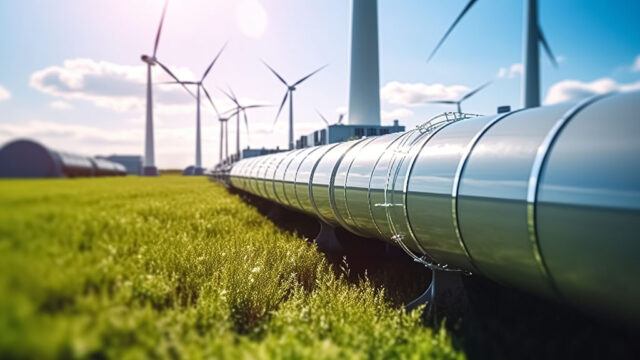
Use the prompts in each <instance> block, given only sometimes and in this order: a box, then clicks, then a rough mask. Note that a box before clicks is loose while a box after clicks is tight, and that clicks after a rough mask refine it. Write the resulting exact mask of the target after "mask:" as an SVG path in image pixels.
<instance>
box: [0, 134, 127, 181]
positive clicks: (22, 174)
mask: <svg viewBox="0 0 640 360" xmlns="http://www.w3.org/2000/svg"><path fill="white" fill-rule="evenodd" d="M126 174H127V170H126V168H125V167H124V166H123V165H122V164H119V163H116V162H113V161H109V160H106V159H98V158H92V157H89V156H84V155H77V154H71V153H67V152H62V151H56V150H52V149H49V148H47V147H46V146H44V145H42V144H40V143H38V142H36V141H33V140H28V139H19V140H14V141H11V142H9V143H7V144H5V145H4V146H3V147H2V148H1V149H0V177H10V178H53V177H86V176H122V175H126Z"/></svg>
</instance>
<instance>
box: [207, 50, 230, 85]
mask: <svg viewBox="0 0 640 360" xmlns="http://www.w3.org/2000/svg"><path fill="white" fill-rule="evenodd" d="M228 43H229V42H226V43H224V45H222V49H220V51H218V55H216V57H215V58H213V61H211V64H209V67H208V68H207V70H205V72H204V74H202V79H200V81H201V82H202V81H204V78H206V77H207V75H209V71H211V68H212V67H213V64H215V63H216V61H218V58H219V57H220V55H222V52H223V51H224V49H225V48H226V47H227V44H228Z"/></svg>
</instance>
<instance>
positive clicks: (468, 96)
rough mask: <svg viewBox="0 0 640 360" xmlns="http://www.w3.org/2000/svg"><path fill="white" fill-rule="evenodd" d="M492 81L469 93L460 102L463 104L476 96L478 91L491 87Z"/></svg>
mask: <svg viewBox="0 0 640 360" xmlns="http://www.w3.org/2000/svg"><path fill="white" fill-rule="evenodd" d="M492 82H493V80H492V81H487V82H486V83H484V84H482V85H481V86H479V87H478V88H476V89H475V90H473V91H471V92H469V93H467V94H466V95H464V96H463V97H462V98H461V99H460V100H459V101H458V102H462V101H464V100H467V99H468V98H470V97H472V96H473V95H475V94H476V93H477V92H478V91H480V90H482V89H484V88H486V87H487V86H489V85H491V83H492Z"/></svg>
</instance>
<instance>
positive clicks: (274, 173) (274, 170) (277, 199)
mask: <svg viewBox="0 0 640 360" xmlns="http://www.w3.org/2000/svg"><path fill="white" fill-rule="evenodd" d="M286 158H287V155H286V154H283V155H282V156H281V157H280V161H278V164H277V165H276V167H275V169H273V176H272V178H271V179H269V180H271V187H273V194H274V196H275V197H276V198H275V200H276V201H277V202H279V203H280V204H282V199H280V196H278V191H277V190H276V174H277V173H278V169H279V168H280V165H281V164H282V162H283V161H284V160H285V159H286Z"/></svg>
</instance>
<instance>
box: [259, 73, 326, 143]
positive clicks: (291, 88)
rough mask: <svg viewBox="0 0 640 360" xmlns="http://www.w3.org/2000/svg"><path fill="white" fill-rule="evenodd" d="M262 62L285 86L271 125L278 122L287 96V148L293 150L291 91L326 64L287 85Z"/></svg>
mask: <svg viewBox="0 0 640 360" xmlns="http://www.w3.org/2000/svg"><path fill="white" fill-rule="evenodd" d="M262 63H263V64H264V65H265V66H266V67H267V68H269V70H271V72H272V73H273V74H274V75H275V76H276V77H277V78H278V80H280V82H282V83H283V84H284V85H285V86H286V87H287V92H285V93H284V98H282V103H281V104H280V108H279V109H278V114H276V119H275V120H274V121H273V125H274V126H275V125H276V122H278V117H279V116H280V112H282V108H283V107H284V103H285V102H286V101H287V97H288V98H289V150H293V148H294V145H293V92H294V91H295V90H296V86H298V85H300V84H302V82H304V81H305V80H307V79H308V78H310V77H311V76H313V75H314V74H315V73H317V72H318V71H320V70H322V69H324V68H325V67H327V66H328V65H324V66H322V67H320V68H318V69H317V70H316V71H314V72H312V73H311V74H309V75H307V76H305V77H303V78H302V79H300V80H298V81H296V82H294V83H293V84H291V85H289V83H287V82H286V81H285V80H284V78H282V76H280V74H278V73H277V72H276V71H275V70H274V69H273V68H272V67H271V66H269V64H267V63H266V62H264V61H262Z"/></svg>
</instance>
